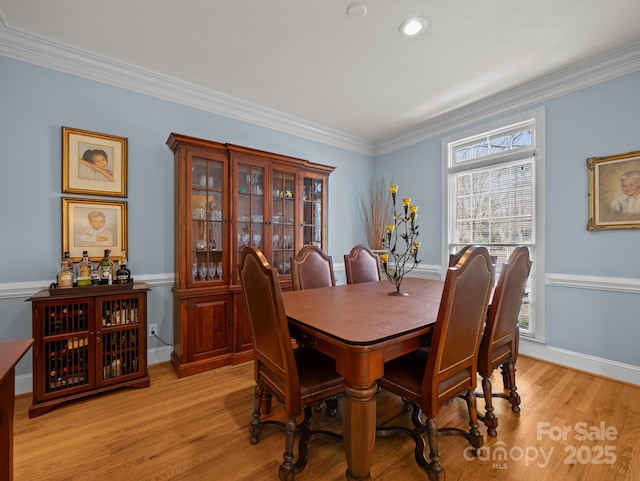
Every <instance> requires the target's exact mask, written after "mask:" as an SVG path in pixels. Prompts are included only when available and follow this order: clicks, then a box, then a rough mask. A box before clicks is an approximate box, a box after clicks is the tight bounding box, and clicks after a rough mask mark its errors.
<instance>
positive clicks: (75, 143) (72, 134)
mask: <svg viewBox="0 0 640 481" xmlns="http://www.w3.org/2000/svg"><path fill="white" fill-rule="evenodd" d="M62 192H64V193H70V194H85V195H86V194H90V195H106V196H113V197H126V196H127V139H126V138H125V137H116V136H115V135H107V134H100V133H98V132H89V131H88V130H78V129H72V128H70V127H62Z"/></svg>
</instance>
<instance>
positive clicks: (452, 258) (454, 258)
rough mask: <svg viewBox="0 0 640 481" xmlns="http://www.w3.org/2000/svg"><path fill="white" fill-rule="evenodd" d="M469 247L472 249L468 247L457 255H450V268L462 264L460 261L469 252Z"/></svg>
mask: <svg viewBox="0 0 640 481" xmlns="http://www.w3.org/2000/svg"><path fill="white" fill-rule="evenodd" d="M469 247H471V245H466V246H464V247H463V248H462V249H460V250H459V251H458V252H456V253H455V254H449V267H454V266H455V265H456V264H457V263H458V262H460V259H462V256H463V255H464V253H465V252H467V249H468V248H469Z"/></svg>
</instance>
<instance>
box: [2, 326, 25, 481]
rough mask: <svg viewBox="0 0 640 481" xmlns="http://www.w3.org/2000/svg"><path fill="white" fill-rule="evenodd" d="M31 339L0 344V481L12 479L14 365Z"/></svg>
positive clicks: (14, 394)
mask: <svg viewBox="0 0 640 481" xmlns="http://www.w3.org/2000/svg"><path fill="white" fill-rule="evenodd" d="M32 344H33V339H25V340H23V341H9V342H3V343H0V481H11V480H12V479H13V408H14V405H15V396H16V393H15V387H16V376H15V372H16V364H18V361H19V360H20V359H21V358H22V356H24V354H25V353H26V352H27V351H28V350H29V348H30V347H31V345H32Z"/></svg>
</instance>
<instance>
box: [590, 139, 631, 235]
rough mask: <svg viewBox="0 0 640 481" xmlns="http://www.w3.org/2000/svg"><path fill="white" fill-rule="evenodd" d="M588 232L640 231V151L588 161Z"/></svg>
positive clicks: (592, 158)
mask: <svg viewBox="0 0 640 481" xmlns="http://www.w3.org/2000/svg"><path fill="white" fill-rule="evenodd" d="M587 170H588V174H589V220H588V221H587V230H589V231H594V230H604V229H638V228H640V151H636V152H627V153H625V154H618V155H611V156H608V157H590V158H588V159H587Z"/></svg>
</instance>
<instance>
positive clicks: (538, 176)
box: [441, 107, 546, 342]
mask: <svg viewBox="0 0 640 481" xmlns="http://www.w3.org/2000/svg"><path fill="white" fill-rule="evenodd" d="M527 121H533V124H534V132H533V147H531V148H524V149H518V150H515V151H514V150H511V151H508V152H505V153H499V154H493V155H489V156H486V157H481V158H480V159H477V160H476V159H470V160H467V161H464V162H462V163H458V164H457V165H456V164H451V165H450V162H449V160H450V158H451V155H452V144H454V143H460V142H462V141H465V140H466V139H470V138H473V137H475V136H479V135H482V134H488V133H491V132H494V131H497V130H500V129H505V128H509V127H511V126H514V125H517V124H522V123H525V122H527ZM527 155H529V156H534V157H535V179H534V184H535V191H534V204H535V216H534V230H535V262H534V264H533V265H532V267H531V274H530V276H531V282H532V284H533V285H534V286H535V303H536V307H535V322H534V329H533V331H532V333H531V335H532V337H533V339H535V340H537V341H543V342H544V341H545V340H546V319H545V312H546V310H545V306H546V302H545V259H546V257H545V212H546V210H545V196H544V193H545V109H544V107H540V108H537V109H533V110H528V111H526V112H522V113H520V114H516V115H512V116H508V117H504V118H501V119H500V120H498V121H493V122H491V123H486V124H481V125H479V126H477V127H473V128H471V129H466V130H463V131H459V132H458V133H455V134H451V135H448V136H445V137H442V139H441V156H442V159H441V162H442V163H441V165H442V175H441V177H442V178H441V182H442V184H441V185H442V199H441V202H442V205H443V209H442V226H441V246H442V252H441V265H442V266H443V267H442V273H443V274H442V276H443V277H444V274H445V273H446V269H447V266H448V264H449V252H448V245H449V199H450V192H449V174H450V173H456V172H460V171H463V170H471V169H478V168H482V167H485V166H490V165H496V164H498V163H503V162H509V161H511V160H514V158H515V157H517V158H522V157H523V156H527ZM523 334H524V333H523Z"/></svg>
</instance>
